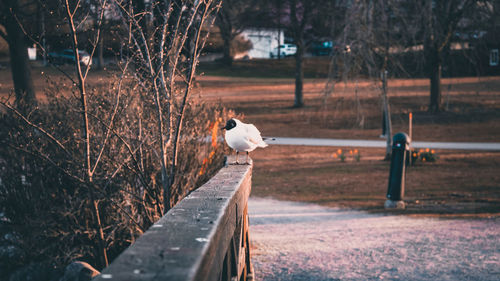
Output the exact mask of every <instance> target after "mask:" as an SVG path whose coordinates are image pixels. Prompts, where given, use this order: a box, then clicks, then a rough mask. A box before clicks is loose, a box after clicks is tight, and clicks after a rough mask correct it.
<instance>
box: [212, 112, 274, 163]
mask: <svg viewBox="0 0 500 281" xmlns="http://www.w3.org/2000/svg"><path fill="white" fill-rule="evenodd" d="M222 129H226V133H225V139H226V143H227V145H229V147H230V148H232V149H234V150H236V164H239V163H238V154H239V153H240V151H246V152H247V158H246V161H245V164H248V153H249V152H250V151H253V150H254V149H256V148H257V147H266V146H267V143H265V142H264V140H263V139H262V137H261V136H260V132H259V130H258V129H257V128H256V127H255V126H254V125H253V124H245V123H243V122H241V121H240V120H238V119H235V118H232V119H230V120H228V121H227V122H226V126H225V127H223V128H222Z"/></svg>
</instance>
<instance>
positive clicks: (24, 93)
mask: <svg viewBox="0 0 500 281" xmlns="http://www.w3.org/2000/svg"><path fill="white" fill-rule="evenodd" d="M35 4H36V3H35V2H34V1H17V0H2V1H0V24H1V25H3V26H4V27H5V32H3V31H1V30H0V36H2V37H3V38H4V39H5V41H7V43H8V44H9V54H10V66H11V71H12V80H13V81H14V91H15V94H16V103H17V107H18V108H19V109H20V110H21V111H22V112H28V111H29V110H30V109H31V108H33V107H35V106H36V104H37V101H36V96H35V88H34V86H33V80H32V77H31V67H30V64H29V60H28V49H27V48H28V45H30V44H29V43H28V42H30V41H29V40H28V38H27V36H26V35H25V33H24V31H23V24H22V23H23V20H24V18H25V17H26V16H29V15H30V14H31V12H32V11H34V10H35V8H36V7H35Z"/></svg>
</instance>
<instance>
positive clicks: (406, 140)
mask: <svg viewBox="0 0 500 281" xmlns="http://www.w3.org/2000/svg"><path fill="white" fill-rule="evenodd" d="M410 142H411V140H410V137H408V135H407V134H405V133H397V134H395V135H394V137H393V138H392V155H391V170H390V173H389V186H388V188H387V201H385V204H384V207H385V208H390V209H393V208H396V209H404V208H405V203H404V201H403V197H404V193H405V175H406V164H407V159H408V157H410Z"/></svg>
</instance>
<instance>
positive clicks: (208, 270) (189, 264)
mask: <svg viewBox="0 0 500 281" xmlns="http://www.w3.org/2000/svg"><path fill="white" fill-rule="evenodd" d="M231 161H234V159H232V158H231V159H230V160H229V162H230V163H231ZM251 179H252V166H251V165H229V166H227V167H224V168H222V169H221V170H220V171H219V172H218V173H217V174H216V175H215V176H214V177H213V178H212V179H211V180H210V181H208V182H207V183H206V184H204V185H203V186H201V187H200V188H198V189H197V190H196V191H194V192H192V193H191V194H190V195H189V196H187V197H186V198H184V199H183V200H182V201H181V202H179V203H178V204H177V205H176V206H175V207H174V208H172V209H171V210H170V211H169V212H168V213H167V214H166V215H165V216H163V217H162V218H161V219H160V220H158V222H156V223H155V224H154V225H153V226H151V228H149V230H148V231H146V232H145V233H144V234H143V235H142V236H141V237H139V239H137V241H136V242H135V243H134V244H133V245H131V246H130V247H129V248H128V249H126V250H125V251H124V252H123V253H122V254H121V255H120V256H119V257H118V258H116V259H115V260H114V261H113V263H111V265H110V266H109V267H107V268H105V269H104V270H103V271H102V273H101V274H100V275H99V276H97V277H96V278H95V279H94V280H179V281H180V280H182V281H190V280H192V281H194V280H196V281H198V280H200V281H201V280H224V281H225V280H252V279H253V270H252V266H251V263H250V244H249V238H248V214H247V203H248V197H249V195H250V190H251Z"/></svg>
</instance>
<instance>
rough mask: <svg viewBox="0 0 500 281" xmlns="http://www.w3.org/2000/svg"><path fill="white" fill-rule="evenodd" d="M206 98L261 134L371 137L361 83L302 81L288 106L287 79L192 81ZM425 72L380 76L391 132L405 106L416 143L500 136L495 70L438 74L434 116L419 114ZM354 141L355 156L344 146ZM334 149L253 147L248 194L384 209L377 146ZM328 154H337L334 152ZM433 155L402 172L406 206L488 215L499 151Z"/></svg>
mask: <svg viewBox="0 0 500 281" xmlns="http://www.w3.org/2000/svg"><path fill="white" fill-rule="evenodd" d="M199 82H200V85H201V88H202V92H201V96H202V97H203V98H204V99H206V100H212V101H220V102H222V103H223V104H225V105H227V106H228V107H230V108H233V109H234V110H235V111H236V113H238V114H243V115H244V118H243V119H244V121H245V122H248V123H253V124H255V125H256V126H257V127H258V128H259V129H260V130H261V132H262V134H263V135H264V136H280V137H314V138H342V139H371V140H377V139H379V135H380V134H381V119H382V117H381V103H380V97H379V95H380V94H379V93H380V90H379V88H378V86H379V85H376V84H374V83H372V82H370V81H357V82H356V81H354V82H350V83H347V84H345V83H338V84H336V85H335V90H334V92H333V93H331V94H329V95H326V94H325V91H324V89H325V80H320V79H309V80H307V82H306V84H305V95H304V99H305V104H306V106H305V107H304V108H301V109H294V108H292V107H291V105H292V104H293V90H294V84H293V80H290V79H272V80H271V79H254V78H246V79H244V78H218V77H202V78H200V79H199ZM428 91H429V85H428V81H427V80H425V79H412V80H404V79H394V80H390V81H389V99H390V106H391V117H392V122H393V123H392V126H393V133H395V132H408V127H409V125H408V113H409V112H413V116H414V117H413V119H414V120H413V132H412V133H413V139H414V140H418V141H448V142H499V140H500V122H499V121H500V77H486V78H453V79H444V81H443V105H444V109H445V111H443V112H442V113H439V114H430V113H428V112H427V104H428V99H429V97H428V95H429V94H428V93H429V92H428ZM354 149H358V150H359V154H360V156H361V158H360V161H359V162H358V161H356V160H355V158H354V157H353V156H351V155H350V154H349V150H354ZM337 150H338V148H335V147H303V146H273V145H271V146H269V147H268V148H265V149H260V150H256V151H255V152H253V153H252V154H251V155H252V158H253V159H254V163H255V168H254V175H253V191H252V194H253V195H255V196H258V197H273V198H277V199H283V200H292V201H303V202H314V203H319V204H321V205H326V206H333V207H336V206H342V207H349V208H358V209H365V210H370V211H374V212H379V211H383V203H384V201H385V195H386V192H387V184H388V176H389V165H390V164H389V162H388V161H383V158H384V156H385V150H384V149H373V148H355V147H353V148H348V149H347V150H346V149H344V153H345V154H346V155H347V159H346V161H345V162H341V161H340V160H339V158H338V153H337ZM335 153H337V157H335V155H334V154H335ZM435 154H436V155H437V156H438V159H437V161H436V162H421V161H417V162H416V164H415V165H414V166H411V167H409V168H408V170H407V175H406V188H405V201H406V203H407V210H406V211H404V213H405V214H428V215H440V216H457V215H459V216H462V217H463V216H490V215H492V214H496V215H498V214H500V185H499V182H500V173H499V168H498V167H500V158H499V156H500V152H488V151H480V152H478V151H449V150H438V151H435Z"/></svg>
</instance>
